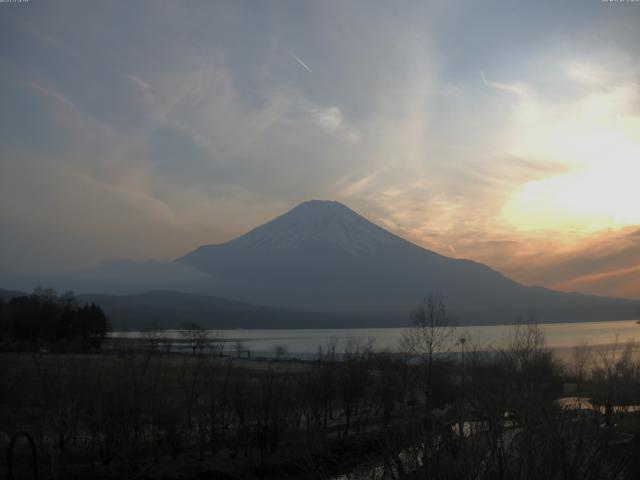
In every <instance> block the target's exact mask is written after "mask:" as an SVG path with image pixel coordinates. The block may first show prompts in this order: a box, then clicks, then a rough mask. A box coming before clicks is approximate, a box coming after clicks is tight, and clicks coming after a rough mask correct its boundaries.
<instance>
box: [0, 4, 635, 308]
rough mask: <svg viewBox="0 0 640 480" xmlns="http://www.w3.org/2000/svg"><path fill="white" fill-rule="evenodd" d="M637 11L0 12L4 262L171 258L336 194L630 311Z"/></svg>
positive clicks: (396, 227) (447, 248) (179, 8)
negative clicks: (614, 299) (619, 302)
mask: <svg viewBox="0 0 640 480" xmlns="http://www.w3.org/2000/svg"><path fill="white" fill-rule="evenodd" d="M638 25H640V3H639V2H602V1H600V0H580V1H565V2H555V1H527V2H513V1H506V0H505V1H491V0H487V1H478V2H476V1H473V2H471V1H469V2H462V1H460V2H451V1H448V2H444V1H433V2H432V1H401V2H386V1H366V2H360V1H329V0H326V1H325V0H323V1H299V0H296V1H276V0H269V1H265V2H255V1H246V2H244V1H228V2H224V1H196V0H191V1H177V0H175V1H166V2H165V1H162V0H154V1H144V0H139V1H135V2H97V1H96V2H87V1H73V2H72V1H62V0H61V1H47V2H45V1H42V0H29V1H27V2H22V3H0V91H1V92H2V93H1V94H0V231H1V232H2V235H0V270H2V271H3V273H4V274H5V277H6V276H7V275H8V276H11V275H15V276H19V275H38V274H41V273H42V274H45V273H47V274H48V273H52V272H58V271H62V270H64V269H69V268H83V267H89V266H91V265H97V264H100V263H103V262H110V261H115V260H120V259H134V260H146V259H173V258H177V257H179V256H181V255H183V254H185V253H187V252H189V251H191V250H192V249H194V248H195V247H197V246H199V245H202V244H212V243H221V242H225V241H227V240H230V239H232V238H234V237H236V236H238V235H240V234H242V233H244V232H246V231H247V230H249V229H251V228H253V227H255V226H256V225H258V224H261V223H263V222H265V221H268V220H270V219H271V218H273V217H274V216H276V215H279V214H281V213H283V212H285V211H287V210H289V209H290V208H292V207H294V206H295V205H296V204H298V203H300V202H302V201H305V200H309V199H331V200H338V201H341V202H343V203H345V204H346V205H348V206H350V207H351V208H353V209H355V210H356V211H358V212H359V213H361V214H362V215H364V216H366V217H367V218H369V219H370V220H372V221H374V222H375V223H378V224H379V225H381V226H383V227H385V228H387V229H389V230H391V231H393V232H394V233H396V234H398V235H401V236H403V237H404V238H407V239H408V240H411V241H413V242H415V243H417V244H419V245H422V246H424V247H426V248H429V249H432V250H435V251H437V252H439V253H442V254H444V255H447V256H452V257H459V258H471V259H473V260H476V261H480V262H484V263H486V264H488V265H490V266H491V267H493V268H495V269H497V270H499V271H500V272H502V273H504V274H506V275H507V276H509V277H511V278H513V279H515V280H517V281H520V282H522V283H524V284H527V285H543V286H547V287H551V288H557V289H560V290H566V291H581V292H586V293H595V294H601V295H613V296H621V297H630V298H640V188H639V185H640V28H638Z"/></svg>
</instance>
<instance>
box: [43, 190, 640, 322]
mask: <svg viewBox="0 0 640 480" xmlns="http://www.w3.org/2000/svg"><path fill="white" fill-rule="evenodd" d="M41 283H44V282H41ZM50 283H52V284H53V285H54V286H56V287H58V288H60V287H61V286H62V287H63V288H70V287H71V288H73V289H74V290H76V291H78V292H91V291H93V292H96V291H97V292H103V293H104V294H111V295H89V296H87V295H85V296H83V297H82V298H87V299H89V298H91V299H93V300H94V301H96V302H97V303H99V304H101V305H103V306H104V307H105V309H106V310H107V312H108V313H109V315H110V316H111V317H112V318H113V319H114V323H115V320H116V319H117V322H122V325H123V326H126V325H132V322H133V323H136V324H138V323H139V319H140V318H143V317H144V318H145V319H155V321H157V322H158V323H160V324H162V325H164V326H175V325H177V324H179V323H180V322H182V321H185V320H189V321H191V320H194V319H198V321H202V322H205V323H207V324H209V325H211V326H216V327H217V328H222V326H223V325H224V328H229V327H241V328H249V327H254V328H273V327H276V326H278V327H289V328H291V327H322V326H327V327H328V326H331V327H335V326H345V327H346V326H381V325H389V326H392V325H393V326H395V325H401V324H406V323H407V322H408V314H409V312H410V311H411V310H412V309H414V308H415V306H416V305H418V304H419V302H420V301H421V300H422V299H423V298H424V297H425V296H426V295H429V294H432V293H437V294H440V295H442V297H443V298H444V300H445V303H446V304H447V306H448V308H449V309H450V311H451V312H452V313H453V315H454V316H455V317H456V318H457V319H458V320H459V321H460V322H461V323H510V322H513V321H515V320H517V319H519V318H520V319H523V318H529V317H535V318H536V319H537V320H538V321H541V322H560V321H580V320H585V321H590V320H614V319H627V318H628V319H630V318H634V315H635V306H636V302H632V301H630V300H621V299H613V298H603V297H597V296H591V295H582V294H579V293H564V292H557V291H553V290H549V289H545V288H541V287H527V286H523V285H521V284H519V283H517V282H514V281H513V280H510V279H509V278H507V277H505V276H504V275H502V274H500V273H498V272H496V271H495V270H493V269H491V268H489V267H488V266H486V265H483V264H481V263H477V262H473V261H471V260H462V259H454V258H449V257H445V256H443V255H439V254H437V253H435V252H432V251H430V250H427V249H424V248H422V247H420V246H418V245H415V244H413V243H411V242H408V241H407V240H404V239H402V238H400V237H398V236H397V235H394V234H392V233H391V232H389V231H387V230H385V229H383V228H381V227H379V226H377V225H375V224H373V223H372V222H370V221H369V220H367V219H366V218H364V217H362V216H360V215H358V214H357V213H355V212H354V211H353V210H351V209H349V208H348V207H346V206H345V205H343V204H341V203H338V202H332V201H318V200H312V201H308V202H304V203H302V204H300V205H298V206H297V207H295V208H294V209H292V210H291V211H289V212H287V213H285V214H284V215H281V216H279V217H277V218H275V219H274V220H272V221H270V222H268V223H266V224H264V225H261V226H259V227H257V228H255V229H253V230H251V231H250V232H248V233H247V234H245V235H242V236H240V237H238V238H236V239H234V240H232V241H230V242H227V243H224V244H220V245H207V246H202V247H199V248H197V249H196V250H194V251H193V252H191V253H188V254H187V255H185V256H183V257H181V258H179V259H178V260H176V261H174V262H117V263H112V264H108V265H105V266H102V267H100V268H99V269H96V270H92V271H85V272H83V273H82V274H81V275H76V276H75V278H68V279H66V282H60V281H58V282H50ZM147 290H154V291H152V292H148V293H144V294H140V293H139V292H143V291H147ZM180 292H185V293H180ZM113 294H120V295H113ZM134 294H135V295H134ZM225 299H234V300H225ZM257 305H260V306H257ZM213 323H215V325H213Z"/></svg>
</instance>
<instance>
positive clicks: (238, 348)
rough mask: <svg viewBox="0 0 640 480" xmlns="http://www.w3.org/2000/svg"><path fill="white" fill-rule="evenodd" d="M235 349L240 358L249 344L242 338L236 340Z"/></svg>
mask: <svg viewBox="0 0 640 480" xmlns="http://www.w3.org/2000/svg"><path fill="white" fill-rule="evenodd" d="M233 350H234V351H235V352H236V356H237V357H238V358H240V357H241V356H242V354H243V353H244V352H246V351H247V346H246V345H245V343H244V342H243V341H242V340H236V341H235V342H234V343H233Z"/></svg>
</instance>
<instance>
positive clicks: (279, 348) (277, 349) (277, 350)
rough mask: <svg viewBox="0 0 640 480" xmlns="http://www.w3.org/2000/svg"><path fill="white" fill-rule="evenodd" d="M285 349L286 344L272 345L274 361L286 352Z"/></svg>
mask: <svg viewBox="0 0 640 480" xmlns="http://www.w3.org/2000/svg"><path fill="white" fill-rule="evenodd" d="M287 351H288V349H287V346H286V345H275V346H274V347H273V353H274V355H275V356H276V361H280V359H281V358H282V357H284V356H285V355H286V354H287Z"/></svg>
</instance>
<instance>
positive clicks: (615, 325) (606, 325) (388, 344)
mask: <svg viewBox="0 0 640 480" xmlns="http://www.w3.org/2000/svg"><path fill="white" fill-rule="evenodd" d="M540 327H541V328H542V329H543V331H544V333H545V338H546V341H547V345H548V346H549V347H550V348H552V349H554V350H562V349H570V348H572V347H574V346H575V345H578V344H584V343H587V344H589V345H591V346H604V345H612V344H615V343H619V344H621V345H624V344H625V343H627V342H628V341H630V340H633V341H640V325H639V324H637V323H636V320H623V321H603V322H580V323H556V324H541V325H540ZM405 331H406V329H404V328H347V329H338V328H322V329H270V330H259V329H256V330H254V329H248V330H244V329H235V330H215V331H212V332H216V333H218V334H220V335H221V336H222V338H223V339H224V340H226V341H228V342H235V341H237V340H241V341H242V342H243V343H244V345H245V346H246V348H247V349H249V350H251V352H252V353H254V354H258V355H272V352H273V350H274V348H275V347H276V346H278V345H284V346H286V347H287V350H288V355H290V356H296V355H297V356H313V355H315V354H316V353H317V352H318V347H323V348H325V349H326V347H327V345H329V344H330V343H331V342H334V341H337V347H336V351H337V352H341V351H342V350H343V349H344V346H345V344H346V341H347V340H348V339H349V338H350V337H351V338H356V339H360V340H362V341H367V340H369V339H373V340H374V349H375V350H383V349H395V348H397V346H398V342H399V341H400V339H401V338H402V334H403V332H405ZM513 331H514V325H487V326H466V327H458V328H457V329H456V332H455V334H454V338H455V339H457V338H460V337H464V338H466V339H467V341H468V343H467V345H471V344H473V345H478V347H480V348H481V349H489V348H491V347H498V346H501V345H503V344H504V343H506V342H508V341H509V339H510V337H511V336H512V335H513ZM144 335H145V333H144V332H113V333H112V334H111V335H110V336H111V337H114V338H142V337H143V336H144ZM165 338H168V339H175V340H179V339H181V338H182V337H181V333H180V331H179V330H167V331H165ZM458 348H459V344H457V343H456V345H454V349H455V350H457V349H458ZM467 348H469V347H467ZM231 350H232V349H231V346H230V345H227V346H226V347H225V351H227V352H228V353H231Z"/></svg>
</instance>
